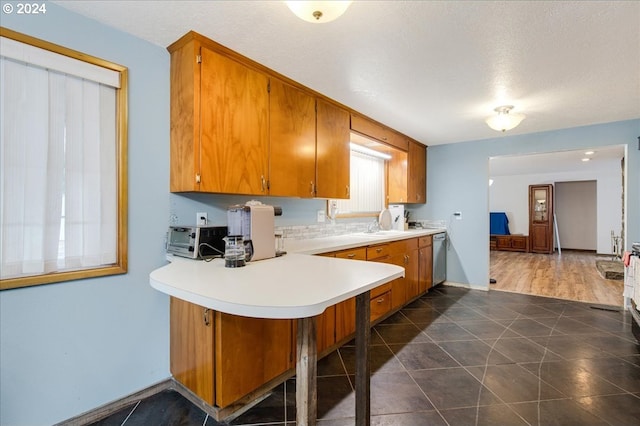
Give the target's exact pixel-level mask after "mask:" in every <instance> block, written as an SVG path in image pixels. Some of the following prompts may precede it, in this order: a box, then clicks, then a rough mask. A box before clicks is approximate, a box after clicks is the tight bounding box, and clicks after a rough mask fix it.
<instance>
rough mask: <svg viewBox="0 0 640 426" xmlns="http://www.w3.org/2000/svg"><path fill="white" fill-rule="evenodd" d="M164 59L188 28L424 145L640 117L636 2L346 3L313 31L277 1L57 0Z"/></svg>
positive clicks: (639, 19)
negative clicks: (509, 123) (496, 126)
mask: <svg viewBox="0 0 640 426" xmlns="http://www.w3.org/2000/svg"><path fill="white" fill-rule="evenodd" d="M55 3H58V4H59V5H61V6H63V7H65V8H67V9H70V10H72V11H75V12H77V13H80V14H82V15H86V16H88V17H90V18H93V19H96V20H98V21H101V22H103V23H105V24H107V25H109V26H112V27H115V28H118V29H120V30H122V31H125V32H128V33H131V34H133V35H135V36H138V37H140V38H142V39H145V40H148V41H149V42H151V43H154V44H156V45H159V46H163V47H166V46H168V45H169V44H171V43H172V42H174V41H175V40H177V39H178V38H179V37H181V36H182V35H184V34H185V33H186V32H188V31H190V30H195V31H196V32H199V33H201V34H203V35H205V36H207V37H209V38H211V39H213V40H215V41H217V42H219V43H221V44H223V45H225V46H227V47H229V48H231V49H233V50H236V51H237V52H239V53H241V54H243V55H245V56H248V57H250V58H251V59H254V60H256V61H258V62H260V63H262V64H264V65H266V66H267V67H269V68H271V69H273V70H275V71H277V72H279V73H281V74H284V75H286V76H288V77H290V78H292V79H294V80H296V81H298V82H300V83H302V84H304V85H306V86H308V87H310V88H312V89H314V90H316V91H318V92H321V93H323V94H325V95H327V96H329V97H331V98H333V99H335V100H337V101H338V102H341V103H343V104H344V105H347V106H349V107H351V108H353V109H356V110H358V111H360V112H362V113H363V114H365V115H368V116H369V117H371V118H373V119H376V120H378V121H380V122H382V123H385V124H387V125H389V126H390V127H393V128H395V129H397V130H399V131H401V132H403V133H405V134H407V135H409V136H411V137H413V138H415V139H417V140H419V141H420V142H422V143H425V144H427V145H436V144H443V143H452V142H460V141H467V140H476V139H484V138H491V137H496V136H500V134H499V133H496V132H495V131H493V130H491V129H489V128H488V127H487V125H486V124H485V123H484V120H485V119H486V117H488V116H489V115H490V114H491V113H492V112H493V108H494V107H496V106H499V105H503V104H513V105H515V109H514V112H521V113H524V114H526V116H527V118H526V119H525V120H524V121H523V123H522V124H521V125H520V126H519V127H517V128H516V129H514V130H512V131H510V132H507V135H513V134H524V133H532V132H538V131H545V130H553V129H560V128H569V127H576V126H582V125H589V124H597V123H605V122H613V121H619V120H627V119H634V118H639V117H640V2H636V1H616V2H614V1H464V2H463V1H354V2H353V4H352V5H351V6H350V8H349V9H348V10H347V12H346V13H345V14H344V15H343V16H342V17H340V18H339V19H338V20H336V21H333V22H330V23H325V24H311V23H308V22H305V21H302V20H300V19H298V18H297V17H295V16H294V15H293V14H292V13H291V12H290V11H289V9H288V8H287V6H286V5H285V4H284V2H281V1H55Z"/></svg>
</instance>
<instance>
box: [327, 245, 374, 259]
mask: <svg viewBox="0 0 640 426" xmlns="http://www.w3.org/2000/svg"><path fill="white" fill-rule="evenodd" d="M335 256H336V257H338V258H340V259H353V260H367V248H366V247H358V248H353V249H349V250H342V251H338V252H336V253H335Z"/></svg>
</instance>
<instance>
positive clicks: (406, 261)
mask: <svg viewBox="0 0 640 426" xmlns="http://www.w3.org/2000/svg"><path fill="white" fill-rule="evenodd" d="M404 264H405V265H408V264H409V256H408V255H406V254H405V255H404Z"/></svg>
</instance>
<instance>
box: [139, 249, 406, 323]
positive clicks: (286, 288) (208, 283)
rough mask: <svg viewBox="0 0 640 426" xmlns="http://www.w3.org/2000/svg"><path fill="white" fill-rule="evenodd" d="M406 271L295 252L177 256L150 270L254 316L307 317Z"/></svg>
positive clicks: (187, 291)
mask: <svg viewBox="0 0 640 426" xmlns="http://www.w3.org/2000/svg"><path fill="white" fill-rule="evenodd" d="M403 276H404V269H403V268H401V267H399V266H395V265H390V264H386V263H375V262H365V261H358V260H346V259H335V258H331V257H322V256H309V255H305V254H295V253H290V254H287V255H285V256H282V257H278V258H274V259H266V260H259V261H255V262H248V263H247V265H246V266H244V267H242V268H226V267H225V266H224V260H222V259H214V260H213V261H211V262H204V261H199V260H191V259H185V258H178V257H175V258H174V259H172V262H171V263H170V264H168V265H165V266H163V267H161V268H159V269H156V270H155V271H153V272H152V273H151V274H150V275H149V282H150V284H151V286H152V287H153V288H155V289H156V290H159V291H161V292H163V293H166V294H169V295H171V296H175V297H178V298H180V299H183V300H186V301H188V302H191V303H195V304H197V305H200V306H204V307H207V308H210V309H214V310H216V311H221V312H226V313H228V314H234V315H241V316H247V317H254V318H305V317H311V316H315V315H319V314H321V313H322V312H324V310H325V309H326V308H327V307H329V306H331V305H335V304H336V303H339V302H341V301H343V300H346V299H349V298H350V297H352V296H356V295H358V294H361V293H364V292H365V291H368V290H371V289H373V288H375V287H378V286H379V285H382V284H384V283H386V282H389V281H391V280H394V279H396V278H400V277H403Z"/></svg>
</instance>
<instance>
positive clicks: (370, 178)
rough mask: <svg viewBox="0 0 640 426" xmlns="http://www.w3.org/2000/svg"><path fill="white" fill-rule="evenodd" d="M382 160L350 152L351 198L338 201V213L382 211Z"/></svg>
mask: <svg viewBox="0 0 640 426" xmlns="http://www.w3.org/2000/svg"><path fill="white" fill-rule="evenodd" d="M384 187H385V181H384V159H382V158H377V157H373V156H370V155H366V154H363V153H360V152H356V151H351V187H350V193H351V198H350V199H349V200H338V213H339V214H350V213H363V212H379V211H380V210H382V209H384V205H385V203H384V201H385V200H384V196H385V193H384V189H385V188H384Z"/></svg>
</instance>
